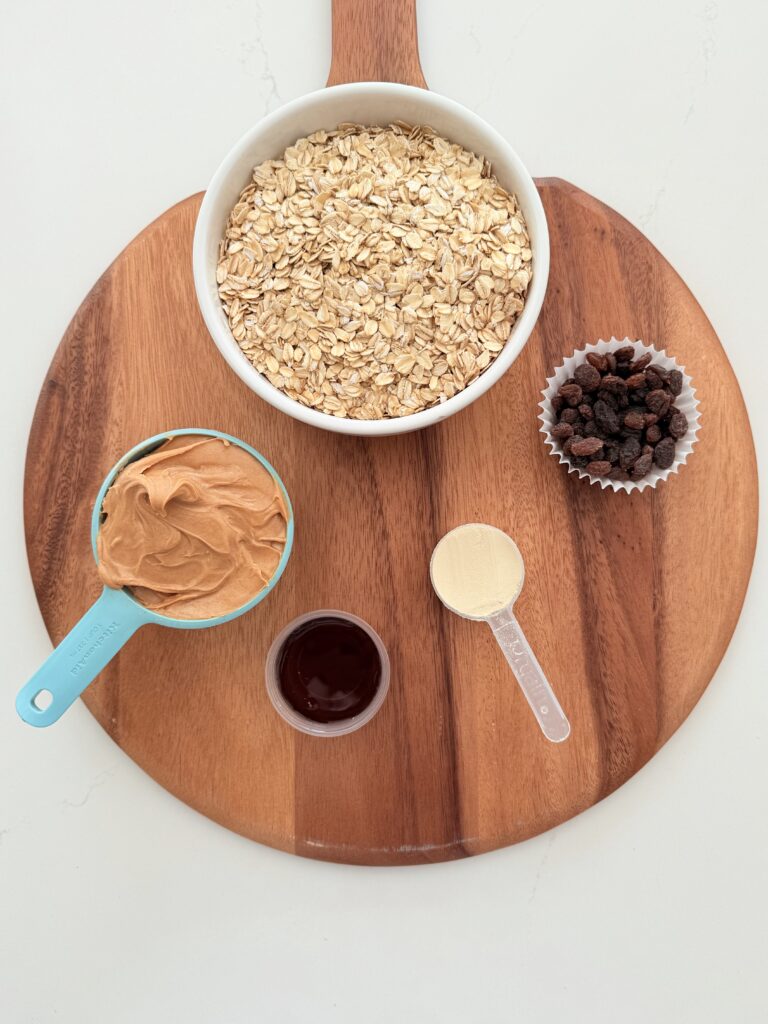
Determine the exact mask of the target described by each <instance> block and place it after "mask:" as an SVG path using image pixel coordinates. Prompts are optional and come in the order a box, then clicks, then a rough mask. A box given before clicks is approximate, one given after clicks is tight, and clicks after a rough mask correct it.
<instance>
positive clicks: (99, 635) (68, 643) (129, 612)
mask: <svg viewBox="0 0 768 1024" xmlns="http://www.w3.org/2000/svg"><path fill="white" fill-rule="evenodd" d="M180 434H183V435H190V434H193V435H194V434H197V435H202V436H204V437H220V438H221V439H222V440H224V441H229V442H230V443H231V444H236V445H239V446H240V447H241V448H244V449H245V450H246V451H247V452H249V453H250V454H251V455H252V456H253V457H254V458H255V459H257V460H258V461H259V462H260V463H261V464H262V466H264V468H265V469H266V470H267V471H268V472H269V474H270V475H271V476H272V478H273V479H274V480H275V482H276V483H277V485H278V486H279V487H280V490H281V491H282V492H283V497H284V499H285V507H286V509H287V511H288V524H287V530H286V540H285V549H284V550H283V554H282V557H281V559H280V562H279V563H278V566H277V569H276V570H275V573H274V575H273V577H272V579H271V580H270V581H269V583H268V584H267V586H266V587H265V588H264V589H263V590H261V591H259V593H258V594H257V595H256V596H255V597H253V598H251V600H250V601H248V602H247V604H244V605H242V606H241V607H240V608H236V609H235V610H234V611H232V612H228V613H227V614H226V615H218V616H216V618H213V619H174V618H171V616H169V615H161V614H159V613H158V612H153V611H150V610H149V609H148V608H145V607H144V605H143V604H141V603H140V602H139V601H137V600H136V598H135V597H133V595H132V594H131V593H130V591H129V590H128V589H127V588H123V589H122V590H113V589H112V588H111V587H104V590H103V591H102V593H101V596H100V597H99V598H98V599H97V600H96V602H95V604H93V605H92V606H91V607H90V608H89V610H88V611H87V612H86V613H85V615H84V616H83V617H82V619H80V621H79V622H78V623H77V625H76V626H74V627H73V629H72V630H71V631H70V632H69V633H68V634H67V636H65V637H64V639H63V640H62V641H61V643H60V644H59V645H58V647H57V648H56V649H55V650H54V651H53V653H52V654H51V656H50V657H49V658H48V660H47V661H46V662H45V663H44V664H43V665H42V667H41V668H39V669H38V671H37V672H36V673H35V674H34V675H33V676H32V678H31V679H30V680H29V682H28V683H27V684H26V686H24V687H22V689H21V690H20V691H19V694H18V696H17V698H16V710H17V711H18V713H19V715H20V716H21V718H23V719H24V721H25V722H28V723H29V724H30V725H35V726H39V727H42V726H46V725H53V723H54V722H56V721H58V720H59V718H61V716H62V715H63V714H64V712H65V711H66V710H67V708H68V707H70V705H71V704H72V703H73V702H74V701H75V700H76V699H77V698H78V697H79V696H80V694H81V693H82V692H83V690H84V689H85V688H86V686H88V684H89V683H92V682H93V680H94V679H95V678H96V676H97V675H98V674H99V672H101V670H102V669H103V668H104V666H105V665H107V664H108V663H109V662H110V661H111V660H112V658H114V656H115V655H116V654H117V652H118V651H119V650H120V648H121V647H122V646H123V644H125V643H126V641H127V640H128V639H129V638H130V637H132V636H133V634H134V633H135V632H136V630H137V629H138V628H139V627H140V626H145V625H147V623H154V624H155V625H157V626H169V627H170V628H171V629H208V627H209V626H219V625H221V623H223V622H229V620H230V619H236V618H237V617H238V615H243V614H244V612H247V611H250V609H251V608H254V607H255V606H256V605H257V604H259V603H260V602H261V601H263V600H264V598H265V597H266V596H267V594H269V592H270V591H271V590H272V589H273V588H274V586H275V585H276V583H277V581H278V580H279V579H280V577H281V576H282V574H283V571H284V570H285V567H286V565H287V564H288V559H289V558H290V556H291V548H292V547H293V508H292V506H291V500H290V498H289V497H288V492H287V491H286V489H285V485H284V484H283V481H282V480H281V479H280V477H279V476H278V475H277V473H276V472H275V470H274V469H273V467H272V466H271V465H270V464H269V463H268V462H267V460H266V459H265V458H264V456H263V455H260V454H259V452H257V451H256V450H255V449H254V448H251V446H250V445H248V444H246V443H245V441H241V440H240V439H239V438H237V437H232V436H231V435H230V434H222V433H221V431H218V430H202V429H200V428H197V427H194V428H185V429H183V430H167V431H165V432H164V433H162V434H156V435H155V436H154V437H150V438H148V439H147V440H146V441H142V442H141V444H137V445H136V447H135V448H132V449H131V450H130V451H129V452H127V453H126V454H125V455H124V456H123V457H122V458H121V459H120V461H119V462H118V463H117V464H116V465H115V466H113V467H112V469H111V470H110V471H109V473H108V474H107V477H106V479H105V481H104V483H103V484H102V485H101V490H100V491H99V493H98V496H97V498H96V503H95V504H94V506H93V517H92V519H91V546H92V548H93V556H94V558H95V559H96V561H97V562H98V552H97V548H96V539H97V537H98V535H99V528H100V526H101V521H102V520H101V506H102V503H103V501H104V497H105V495H106V493H107V491H108V490H109V488H110V487H111V486H112V483H113V482H114V479H115V477H116V476H117V474H118V473H119V472H120V470H121V469H123V468H124V467H125V466H127V465H128V463H129V462H134V461H135V460H136V459H138V458H140V457H141V456H142V455H148V454H149V453H150V452H151V451H153V450H154V449H155V448H157V447H158V446H159V445H161V444H162V443H163V442H164V441H168V440H169V439H170V438H172V437H178V436H179V435H180Z"/></svg>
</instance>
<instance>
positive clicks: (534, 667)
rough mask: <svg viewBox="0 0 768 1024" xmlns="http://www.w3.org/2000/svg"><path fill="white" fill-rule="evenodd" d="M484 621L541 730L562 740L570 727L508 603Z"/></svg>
mask: <svg viewBox="0 0 768 1024" xmlns="http://www.w3.org/2000/svg"><path fill="white" fill-rule="evenodd" d="M486 621H487V623H488V625H489V626H490V627H491V629H492V630H493V635H494V636H495V637H496V640H497V641H498V644H499V647H500V648H501V649H502V651H503V652H504V657H505V658H506V659H507V661H508V662H509V667H510V668H511V669H512V671H513V672H514V673H515V677H516V678H517V681H518V683H519V684H520V689H521V690H522V691H523V693H524V694H525V699H526V700H527V701H528V703H529V704H530V706H531V711H533V713H534V715H535V716H536V721H537V722H538V723H539V725H540V726H541V731H542V732H543V733H544V735H545V736H546V737H547V739H548V740H551V741H552V742H553V743H562V741H563V740H565V739H568V736H569V735H570V732H571V726H570V724H569V722H568V719H567V718H566V717H565V714H564V713H563V709H562V708H561V707H560V705H559V703H558V701H557V697H555V695H554V693H553V692H552V687H551V686H550V685H549V683H548V682H547V678H546V676H545V675H544V673H543V672H542V670H541V665H539V663H538V661H537V660H536V656H535V654H534V653H533V651H532V650H531V648H530V645H529V643H528V641H527V640H526V639H525V636H524V635H523V631H522V629H520V623H519V622H518V621H517V619H516V618H515V616H514V615H513V613H512V606H511V605H510V606H509V608H505V609H504V610H503V611H500V612H497V613H496V614H495V615H490V616H489V617H488V618H487V619H486Z"/></svg>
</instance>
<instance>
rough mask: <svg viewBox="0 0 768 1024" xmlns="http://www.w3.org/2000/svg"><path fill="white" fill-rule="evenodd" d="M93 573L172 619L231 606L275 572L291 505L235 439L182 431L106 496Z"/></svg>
mask: <svg viewBox="0 0 768 1024" xmlns="http://www.w3.org/2000/svg"><path fill="white" fill-rule="evenodd" d="M103 513H104V515H105V519H104V522H103V524H102V526H101V529H100V531H99V536H98V543H97V550H98V556H99V575H100V576H101V578H102V580H103V581H104V582H105V583H106V585H107V586H108V587H114V588H120V587H130V588H131V591H132V592H133V594H134V595H135V597H136V598H137V599H138V600H139V601H141V603H142V604H143V605H145V606H146V607H147V608H150V609H152V610H153V611H157V612H160V613H161V614H163V615H169V616H171V617H172V618H176V619H207V618H212V617H214V616H217V615H225V614H226V613H227V612H231V611H235V609H237V608H240V607H242V605H244V604H246V603H247V602H248V601H250V600H251V599H252V598H253V597H255V596H256V595H257V594H258V593H259V592H260V591H261V590H263V589H264V587H265V586H266V585H267V584H268V583H269V581H270V580H271V579H272V576H273V575H274V573H275V570H276V569H277V566H278V563H279V562H280V557H281V555H282V553H283V550H284V549H285V543H286V536H287V524H288V512H287V509H286V504H285V499H284V497H283V494H282V491H281V489H280V487H279V486H278V484H277V482H276V481H275V479H274V478H273V477H272V475H271V474H270V473H269V472H268V471H267V470H266V469H265V468H264V466H262V464H261V463H260V462H258V461H257V460H256V459H255V458H253V456H252V455H250V454H249V453H248V452H247V451H245V449H243V448H241V447H240V446H239V445H234V444H230V443H229V442H228V441H224V440H222V439H221V438H216V437H204V436H196V435H186V436H180V437H174V438H172V439H171V440H169V441H165V442H164V443H163V444H162V445H160V447H159V448H156V449H155V450H154V451H153V452H152V453H151V454H149V455H145V456H144V457H143V458H141V459H137V460H136V462H132V463H130V465H128V466H126V467H125V469H123V470H122V471H121V472H120V473H119V474H118V475H117V477H116V479H115V481H114V483H113V484H112V486H111V487H110V488H109V490H108V491H107V494H106V497H105V498H104V504H103Z"/></svg>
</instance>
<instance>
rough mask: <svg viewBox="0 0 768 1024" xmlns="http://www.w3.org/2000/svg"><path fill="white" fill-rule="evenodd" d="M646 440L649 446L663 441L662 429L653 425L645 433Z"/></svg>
mask: <svg viewBox="0 0 768 1024" xmlns="http://www.w3.org/2000/svg"><path fill="white" fill-rule="evenodd" d="M645 440H646V441H647V442H648V444H656V442H657V441H660V440H661V427H659V426H656V424H655V423H654V424H652V425H651V426H650V427H648V429H647V430H646V432H645Z"/></svg>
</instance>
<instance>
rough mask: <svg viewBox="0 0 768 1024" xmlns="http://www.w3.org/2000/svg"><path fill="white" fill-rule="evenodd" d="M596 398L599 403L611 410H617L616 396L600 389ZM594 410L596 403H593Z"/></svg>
mask: <svg viewBox="0 0 768 1024" xmlns="http://www.w3.org/2000/svg"><path fill="white" fill-rule="evenodd" d="M597 398H598V401H600V402H605V404H606V405H609V406H610V407H611V409H618V408H619V403H618V401H617V400H616V395H612V394H611V392H610V391H603V390H602V389H601V390H600V391H598V392H597ZM595 408H597V402H595Z"/></svg>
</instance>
